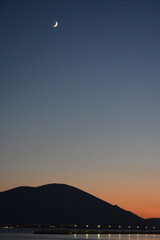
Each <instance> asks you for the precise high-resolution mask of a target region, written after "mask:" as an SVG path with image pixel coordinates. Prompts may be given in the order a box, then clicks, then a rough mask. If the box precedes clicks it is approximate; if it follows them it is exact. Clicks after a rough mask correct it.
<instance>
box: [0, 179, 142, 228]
mask: <svg viewBox="0 0 160 240" xmlns="http://www.w3.org/2000/svg"><path fill="white" fill-rule="evenodd" d="M0 223H3V224H4V223H12V224H15V223H21V224H23V223H27V224H35V223H41V224H48V223H49V224H50V223H55V224H81V225H82V224H88V225H97V224H100V225H101V226H107V225H111V226H118V225H123V226H128V225H135V226H136V225H144V224H145V223H144V219H143V218H140V217H139V216H137V215H135V214H133V213H132V212H129V211H126V210H124V209H122V208H120V207H118V206H114V205H111V204H109V203H107V202H105V201H103V200H101V199H99V198H97V197H95V196H93V195H91V194H88V193H86V192H84V191H82V190H80V189H78V188H75V187H72V186H69V185H65V184H49V185H44V186H40V187H17V188H14V189H11V190H8V191H4V192H0Z"/></svg>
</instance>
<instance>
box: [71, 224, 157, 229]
mask: <svg viewBox="0 0 160 240" xmlns="http://www.w3.org/2000/svg"><path fill="white" fill-rule="evenodd" d="M74 227H77V225H76V224H75V225H74ZM88 227H89V225H86V228H88ZM100 227H101V225H97V228H100ZM108 228H111V226H110V225H109V226H108ZM118 228H122V226H118ZM128 228H129V229H130V228H131V226H128ZM139 228H140V226H137V229H139ZM145 228H146V229H147V228H148V227H147V226H146V227H145ZM153 229H156V227H153Z"/></svg>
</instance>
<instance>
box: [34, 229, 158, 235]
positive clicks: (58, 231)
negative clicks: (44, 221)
mask: <svg viewBox="0 0 160 240" xmlns="http://www.w3.org/2000/svg"><path fill="white" fill-rule="evenodd" d="M34 233H35V234H156V235H159V234H160V230H127V229H126V230H107V229H41V230H36V231H34Z"/></svg>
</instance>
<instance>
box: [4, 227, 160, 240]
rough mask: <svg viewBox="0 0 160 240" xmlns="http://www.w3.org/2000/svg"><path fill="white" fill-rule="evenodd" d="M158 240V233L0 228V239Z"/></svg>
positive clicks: (159, 239)
mask: <svg viewBox="0 0 160 240" xmlns="http://www.w3.org/2000/svg"><path fill="white" fill-rule="evenodd" d="M51 239H52V240H160V235H153V234H152V235H149V234H144V235H141V234H135V235H132V234H71V235H52V234H51V235H47V234H41V235H40V234H34V229H12V230H4V229H0V240H51Z"/></svg>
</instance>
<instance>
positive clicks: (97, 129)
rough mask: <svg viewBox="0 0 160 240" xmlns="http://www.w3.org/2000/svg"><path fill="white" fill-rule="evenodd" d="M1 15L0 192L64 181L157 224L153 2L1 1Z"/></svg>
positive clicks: (159, 177) (158, 34)
mask: <svg viewBox="0 0 160 240" xmlns="http://www.w3.org/2000/svg"><path fill="white" fill-rule="evenodd" d="M0 16H1V17H0V18H1V19H0V36H1V40H0V43H1V44H0V48H1V57H0V72H1V73H0V78H1V80H0V81H1V88H0V108H1V117H0V123H1V130H0V141H1V144H0V191H4V190H6V189H10V188H13V187H17V186H21V185H25V186H39V185H44V184H48V183H66V184H69V185H73V186H75V187H78V188H80V189H83V190H85V191H87V192H89V193H91V194H93V195H95V196H97V197H100V198H102V199H104V200H105V201H107V202H109V203H111V204H117V205H119V206H120V207H122V208H125V209H127V210H130V211H133V212H134V213H136V214H138V215H140V216H142V217H145V218H149V217H160V190H159V186H160V107H159V105H160V27H159V26H160V1H159V0H121V1H120V0H76V1H75V0H23V1H21V0H4V1H1V3H0ZM55 20H57V21H58V22H59V27H58V28H52V23H53V22H54V21H55Z"/></svg>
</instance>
